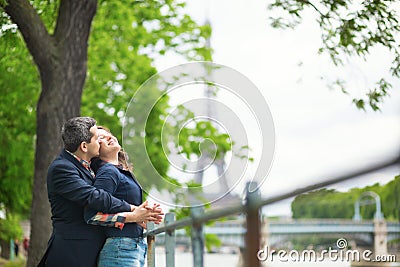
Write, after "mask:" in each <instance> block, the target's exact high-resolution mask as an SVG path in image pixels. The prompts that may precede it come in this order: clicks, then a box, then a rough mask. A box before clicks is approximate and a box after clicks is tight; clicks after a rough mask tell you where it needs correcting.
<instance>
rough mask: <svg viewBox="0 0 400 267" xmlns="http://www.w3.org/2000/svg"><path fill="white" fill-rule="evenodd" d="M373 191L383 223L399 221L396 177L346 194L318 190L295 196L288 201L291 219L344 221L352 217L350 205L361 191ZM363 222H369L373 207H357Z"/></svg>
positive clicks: (399, 182)
mask: <svg viewBox="0 0 400 267" xmlns="http://www.w3.org/2000/svg"><path fill="white" fill-rule="evenodd" d="M366 191H373V192H375V193H376V194H378V195H379V196H380V198H381V203H382V212H383V214H384V217H385V219H386V220H393V221H394V220H397V221H400V216H399V215H400V214H399V210H400V194H399V192H400V176H397V177H395V178H394V179H393V180H392V181H390V182H389V183H387V184H385V185H379V184H374V185H372V186H366V187H364V188H352V189H350V190H349V191H348V192H337V191H336V190H334V189H320V190H316V191H312V192H309V193H306V194H302V195H299V196H297V197H296V198H295V199H294V201H293V202H292V213H293V218H346V219H351V218H352V217H353V216H354V203H355V202H356V200H357V199H358V198H359V197H360V195H361V194H362V193H363V192H366ZM360 213H361V216H362V218H364V219H373V217H374V214H375V205H365V206H361V207H360Z"/></svg>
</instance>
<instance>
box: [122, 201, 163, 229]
mask: <svg viewBox="0 0 400 267" xmlns="http://www.w3.org/2000/svg"><path fill="white" fill-rule="evenodd" d="M163 215H164V213H163V212H162V208H161V207H160V204H155V203H154V204H153V205H152V206H151V205H149V203H148V201H147V200H146V201H145V202H143V203H142V204H141V205H140V206H137V207H136V206H134V205H131V212H124V213H123V216H125V218H126V219H125V223H131V222H135V223H137V224H139V225H140V226H142V227H143V228H146V223H147V222H154V223H155V224H160V223H161V221H162V219H163Z"/></svg>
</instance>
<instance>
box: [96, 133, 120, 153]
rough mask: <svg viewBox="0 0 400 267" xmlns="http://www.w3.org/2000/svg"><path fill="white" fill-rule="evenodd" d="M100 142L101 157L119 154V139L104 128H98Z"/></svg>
mask: <svg viewBox="0 0 400 267" xmlns="http://www.w3.org/2000/svg"><path fill="white" fill-rule="evenodd" d="M97 133H98V135H99V143H100V157H101V156H110V155H117V154H118V152H119V151H120V150H121V146H120V145H119V143H118V139H117V138H116V137H115V136H113V135H112V134H111V133H109V132H107V131H106V130H104V129H98V131H97Z"/></svg>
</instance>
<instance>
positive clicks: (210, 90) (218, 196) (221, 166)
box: [194, 19, 239, 206]
mask: <svg viewBox="0 0 400 267" xmlns="http://www.w3.org/2000/svg"><path fill="white" fill-rule="evenodd" d="M205 24H206V25H209V26H210V27H211V23H210V21H209V20H208V19H206V22H205ZM206 47H207V48H211V41H210V38H208V39H207V40H206ZM215 89H216V88H215V87H214V86H212V85H209V84H208V83H207V85H206V86H205V93H204V94H205V97H206V99H207V104H206V114H207V118H211V119H215V118H217V110H216V108H215V105H214V104H215V100H214V97H215V95H216V92H215ZM207 151H208V150H207V149H205V150H204V152H203V153H204V155H203V156H202V157H200V159H199V161H198V162H197V168H196V169H197V170H199V171H198V172H197V173H196V174H195V176H194V181H195V183H197V184H200V185H203V182H204V173H205V170H206V169H212V168H216V170H217V177H218V192H203V196H204V197H205V198H206V199H208V200H215V203H213V204H214V206H225V205H226V204H228V203H230V202H231V201H234V200H236V201H237V200H238V199H239V198H238V197H237V196H236V195H233V194H231V193H230V192H229V191H230V188H229V185H228V181H227V177H226V170H225V167H226V163H225V154H220V155H217V156H216V157H215V158H212V155H211V154H210V153H209V152H207ZM218 153H219V152H218Z"/></svg>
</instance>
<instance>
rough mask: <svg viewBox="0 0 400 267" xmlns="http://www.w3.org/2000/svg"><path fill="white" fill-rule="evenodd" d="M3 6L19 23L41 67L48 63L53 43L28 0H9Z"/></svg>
mask: <svg viewBox="0 0 400 267" xmlns="http://www.w3.org/2000/svg"><path fill="white" fill-rule="evenodd" d="M3 8H4V11H5V12H6V13H7V14H8V15H9V16H10V17H11V19H12V21H13V22H14V23H15V24H17V26H18V29H19V31H20V32H21V34H22V36H23V38H24V40H25V43H26V46H27V47H28V50H29V52H30V53H31V55H32V56H33V59H34V61H35V63H36V64H37V65H38V67H39V69H41V67H42V66H45V65H46V64H47V63H48V60H49V53H51V50H52V49H51V48H52V43H53V42H52V39H51V36H50V35H49V33H48V31H47V29H46V26H45V25H44V24H43V21H42V20H41V18H40V17H39V15H38V14H37V12H36V10H35V9H34V7H33V6H32V5H31V4H30V3H29V1H27V0H11V1H7V2H6V5H5V6H4V7H3Z"/></svg>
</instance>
